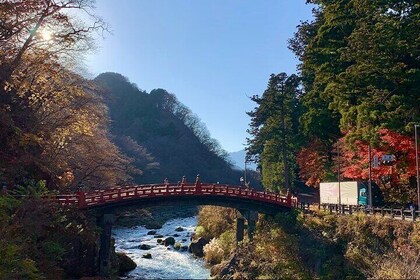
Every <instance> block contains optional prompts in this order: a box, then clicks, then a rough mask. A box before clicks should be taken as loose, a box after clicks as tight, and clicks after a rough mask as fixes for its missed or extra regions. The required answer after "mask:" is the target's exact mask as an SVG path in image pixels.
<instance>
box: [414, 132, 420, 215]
mask: <svg viewBox="0 0 420 280" xmlns="http://www.w3.org/2000/svg"><path fill="white" fill-rule="evenodd" d="M417 127H419V125H418V124H415V125H414V139H415V145H416V149H415V150H416V176H417V207H418V208H419V209H420V182H419V151H418V144H417Z"/></svg>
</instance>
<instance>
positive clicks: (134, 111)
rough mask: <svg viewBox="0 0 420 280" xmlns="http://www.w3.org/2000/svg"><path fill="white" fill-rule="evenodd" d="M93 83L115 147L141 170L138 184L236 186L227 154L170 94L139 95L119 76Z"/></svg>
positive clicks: (110, 75) (236, 178)
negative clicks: (165, 182) (199, 181)
mask: <svg viewBox="0 0 420 280" xmlns="http://www.w3.org/2000/svg"><path fill="white" fill-rule="evenodd" d="M95 82H96V83H98V84H100V85H101V86H103V87H105V89H106V91H107V94H106V96H105V102H106V104H107V106H108V107H109V116H110V118H111V133H112V134H113V135H114V141H115V143H116V144H117V145H118V146H119V147H120V149H121V150H122V151H123V152H124V153H126V154H127V155H128V156H130V157H131V158H133V159H134V160H135V161H134V165H135V166H136V167H137V168H139V169H140V170H142V171H143V173H142V174H136V175H135V176H134V180H135V182H136V183H150V182H163V180H164V179H165V178H168V179H169V181H171V182H177V181H180V180H181V178H182V176H184V175H185V176H186V177H187V180H188V181H194V180H195V177H196V175H197V174H200V176H201V178H202V180H203V181H206V182H221V183H222V182H223V183H234V184H237V183H238V181H239V177H240V176H241V172H239V171H235V170H232V167H231V165H230V163H228V162H227V161H226V160H225V159H226V158H227V153H226V152H225V151H223V149H221V147H220V145H219V144H218V142H217V141H216V140H214V139H212V138H211V137H210V136H209V132H208V131H207V129H206V127H205V125H204V124H203V123H202V122H201V121H200V120H199V119H198V118H197V117H196V116H195V115H194V114H193V113H192V112H191V111H190V110H189V109H188V108H187V107H186V106H184V105H183V104H181V103H180V102H179V101H178V100H177V99H176V97H175V96H174V95H173V94H170V93H168V92H167V91H165V90H163V89H156V90H152V91H151V92H150V93H147V92H145V91H142V90H140V89H139V88H138V87H137V86H136V85H134V84H132V83H130V82H129V81H128V79H127V78H125V77H124V76H122V75H120V74H117V73H103V74H100V75H99V76H98V77H97V78H95Z"/></svg>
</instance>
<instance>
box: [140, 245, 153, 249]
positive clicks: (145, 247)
mask: <svg viewBox="0 0 420 280" xmlns="http://www.w3.org/2000/svg"><path fill="white" fill-rule="evenodd" d="M139 249H140V250H150V249H152V246H150V245H147V244H141V245H140V246H139Z"/></svg>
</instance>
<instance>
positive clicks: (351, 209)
mask: <svg viewBox="0 0 420 280" xmlns="http://www.w3.org/2000/svg"><path fill="white" fill-rule="evenodd" d="M349 214H350V215H351V214H353V208H352V205H350V206H349Z"/></svg>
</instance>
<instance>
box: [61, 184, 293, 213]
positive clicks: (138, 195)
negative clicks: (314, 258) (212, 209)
mask: <svg viewBox="0 0 420 280" xmlns="http://www.w3.org/2000/svg"><path fill="white" fill-rule="evenodd" d="M206 196H207V197H217V196H223V197H226V198H236V199H240V200H244V201H253V202H263V203H267V204H269V205H271V206H282V207H288V208H293V207H297V205H298V201H297V198H296V197H292V196H290V195H288V196H285V195H280V194H276V193H270V192H260V191H255V190H252V189H245V188H240V187H237V186H230V185H220V184H205V183H199V184H182V185H171V184H152V185H137V186H126V187H120V188H111V189H106V190H97V191H91V192H78V193H76V194H71V195H59V196H57V197H56V199H57V201H58V202H59V203H60V204H62V205H76V206H78V207H79V208H82V209H84V208H96V207H101V206H107V205H112V204H117V203H121V202H124V201H127V202H128V201H130V200H137V199H149V198H150V199H152V198H159V197H162V198H170V197H173V198H176V197H206Z"/></svg>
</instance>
